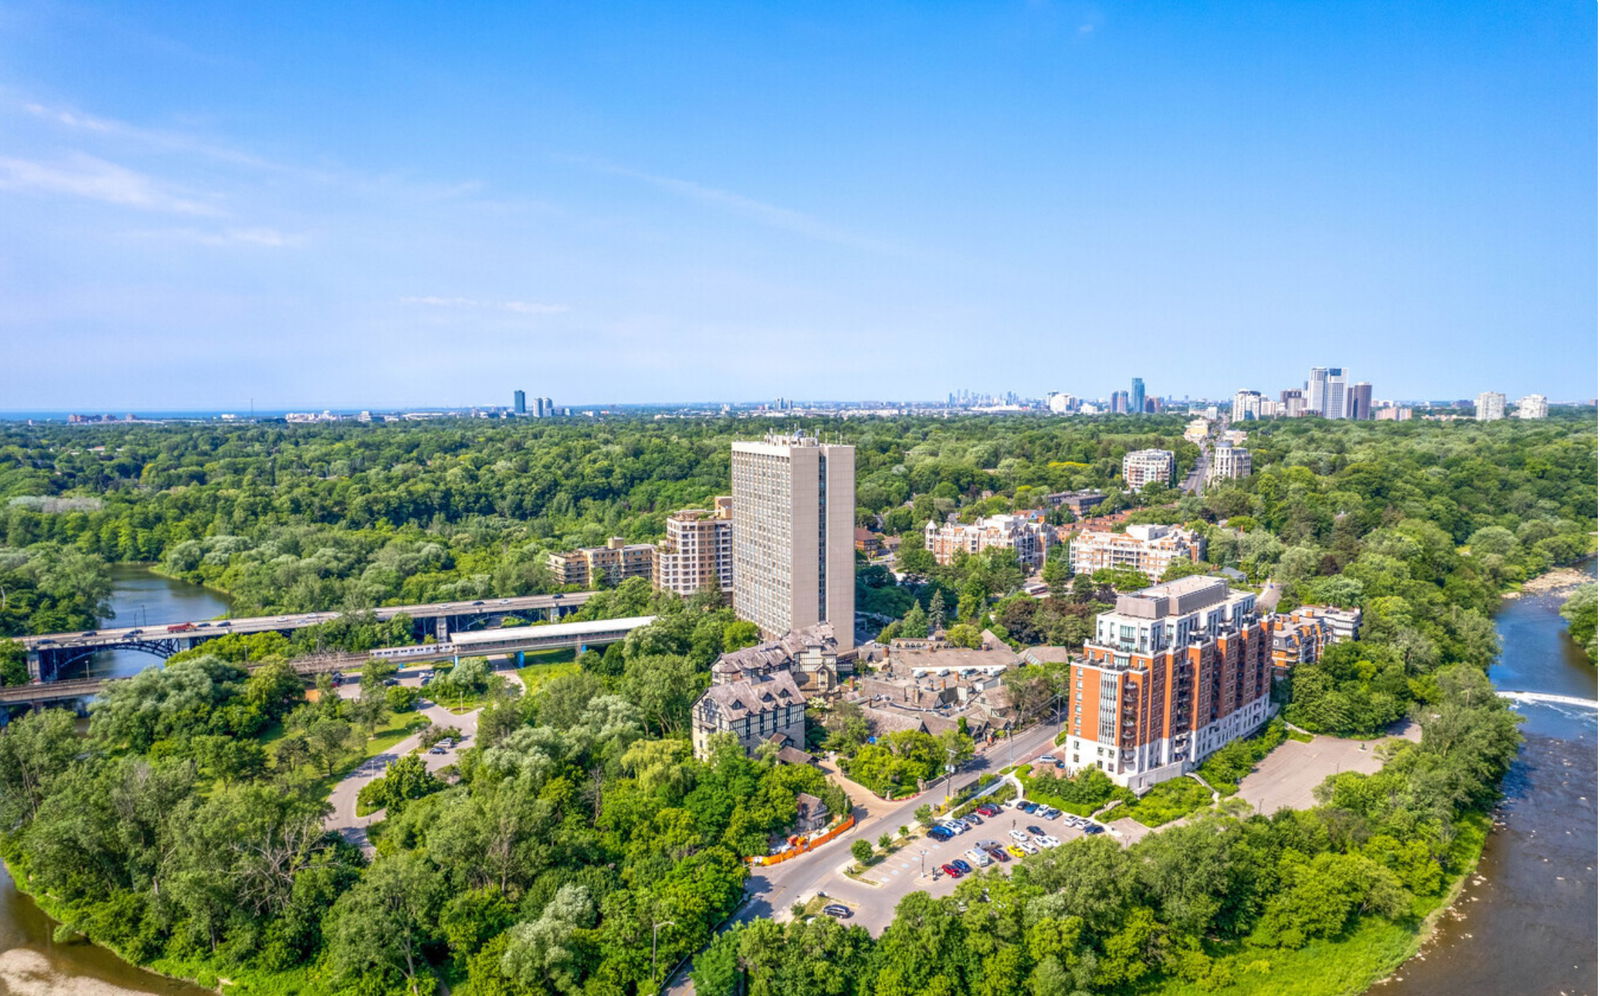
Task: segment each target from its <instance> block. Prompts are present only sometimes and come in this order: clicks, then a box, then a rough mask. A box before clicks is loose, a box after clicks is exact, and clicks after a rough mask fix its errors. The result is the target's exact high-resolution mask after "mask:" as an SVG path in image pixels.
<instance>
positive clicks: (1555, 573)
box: [1501, 567, 1594, 598]
mask: <svg viewBox="0 0 1600 996" xmlns="http://www.w3.org/2000/svg"><path fill="white" fill-rule="evenodd" d="M1593 580H1594V578H1593V577H1592V576H1590V575H1588V574H1585V573H1584V572H1583V571H1582V570H1580V569H1578V568H1575V567H1556V568H1553V569H1551V570H1548V571H1545V572H1544V573H1543V574H1541V575H1539V576H1538V577H1535V578H1529V579H1528V580H1526V581H1524V582H1522V585H1521V587H1519V588H1518V589H1517V590H1515V591H1508V592H1506V593H1505V594H1504V595H1502V596H1501V597H1502V598H1521V597H1522V596H1523V595H1550V594H1557V595H1559V594H1564V593H1566V592H1570V591H1571V590H1572V589H1574V588H1577V587H1578V586H1580V585H1584V584H1588V583H1589V582H1590V581H1593Z"/></svg>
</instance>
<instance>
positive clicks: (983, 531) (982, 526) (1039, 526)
mask: <svg viewBox="0 0 1600 996" xmlns="http://www.w3.org/2000/svg"><path fill="white" fill-rule="evenodd" d="M922 536H923V542H924V544H925V545H926V546H927V548H928V552H930V553H932V554H933V559H934V560H936V561H937V562H939V563H941V564H948V563H950V562H951V561H952V560H954V559H955V555H956V554H957V553H958V552H960V551H966V552H967V553H969V554H972V553H978V552H980V551H983V550H989V549H992V548H994V547H1006V548H1009V549H1012V550H1015V551H1016V553H1017V560H1018V561H1019V562H1020V563H1021V564H1022V566H1023V567H1024V568H1025V569H1029V570H1032V569H1037V568H1039V567H1043V566H1044V559H1045V555H1046V554H1047V553H1048V552H1049V550H1050V547H1051V546H1053V545H1055V530H1053V529H1051V528H1050V527H1049V526H1047V525H1045V524H1044V523H1042V522H1040V521H1038V519H1037V518H1035V517H1033V516H1027V515H991V516H988V517H987V518H983V519H979V520H978V521H977V522H971V523H963V522H957V521H955V519H954V517H952V518H951V519H950V520H949V521H947V522H945V523H944V524H943V525H940V524H939V523H937V522H929V523H928V525H927V527H926V528H924V529H923V531H922Z"/></svg>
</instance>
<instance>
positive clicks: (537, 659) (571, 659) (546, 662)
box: [516, 650, 578, 693]
mask: <svg viewBox="0 0 1600 996" xmlns="http://www.w3.org/2000/svg"><path fill="white" fill-rule="evenodd" d="M523 660H524V661H525V664H524V665H523V666H522V667H519V668H517V670H516V675H517V677H518V678H521V679H522V687H523V688H525V689H527V690H528V691H529V692H530V693H531V692H534V691H536V690H537V689H538V688H539V686H540V685H542V684H544V683H545V682H547V681H549V680H550V679H551V678H556V677H559V676H561V675H563V674H572V673H574V672H576V671H577V670H578V661H577V657H576V655H575V654H574V653H573V652H572V651H571V650H541V651H538V652H536V653H531V654H527V655H526V656H525V657H524V658H523Z"/></svg>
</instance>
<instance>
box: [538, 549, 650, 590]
mask: <svg viewBox="0 0 1600 996" xmlns="http://www.w3.org/2000/svg"><path fill="white" fill-rule="evenodd" d="M655 563H656V548H655V546H654V545H652V544H650V543H629V542H627V541H626V540H624V539H623V538H622V537H620V536H613V537H612V538H611V539H609V540H607V541H606V545H605V546H588V547H583V548H581V549H578V550H568V551H566V552H564V553H552V554H551V555H550V560H549V564H550V573H551V574H552V575H554V580H555V583H556V584H559V585H579V586H581V587H584V588H593V587H597V586H599V585H602V584H613V585H615V584H620V583H621V582H623V581H626V580H627V579H628V578H649V577H652V576H653V575H654V574H655Z"/></svg>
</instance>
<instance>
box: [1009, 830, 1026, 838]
mask: <svg viewBox="0 0 1600 996" xmlns="http://www.w3.org/2000/svg"><path fill="white" fill-rule="evenodd" d="M1011 839H1012V840H1027V839H1028V835H1027V834H1026V833H1024V832H1023V831H1021V830H1013V831H1011Z"/></svg>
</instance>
